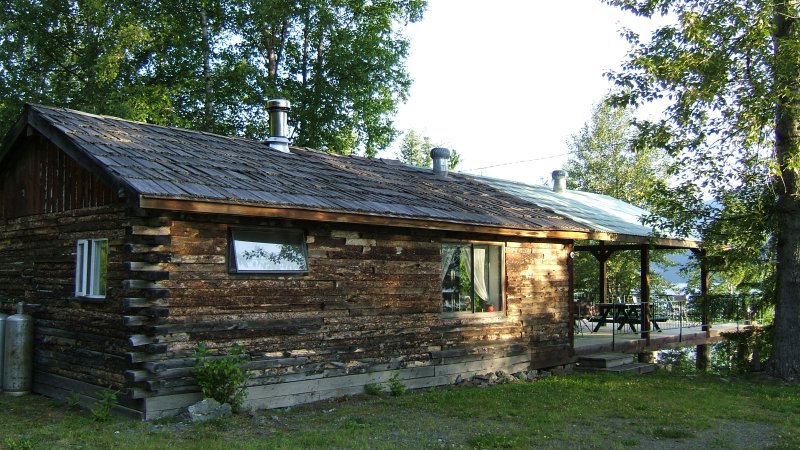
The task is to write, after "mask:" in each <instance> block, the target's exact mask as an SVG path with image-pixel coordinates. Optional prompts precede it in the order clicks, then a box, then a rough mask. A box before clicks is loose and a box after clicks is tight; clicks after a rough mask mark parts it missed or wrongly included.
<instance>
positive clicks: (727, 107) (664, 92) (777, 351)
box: [606, 0, 800, 379]
mask: <svg viewBox="0 0 800 450" xmlns="http://www.w3.org/2000/svg"><path fill="white" fill-rule="evenodd" d="M606 2H607V3H609V4H611V5H615V6H618V7H620V8H622V9H624V10H628V11H631V12H633V13H635V14H637V15H641V16H645V17H652V16H653V15H655V14H661V15H666V14H671V15H672V17H675V18H676V19H677V21H676V22H675V23H674V24H671V25H667V26H663V27H661V28H659V29H657V30H656V31H655V32H654V33H653V34H652V36H651V39H650V40H649V41H643V40H640V39H639V36H638V35H636V34H635V33H633V32H631V31H626V32H625V36H626V38H627V39H628V41H629V42H630V43H631V44H633V46H634V47H633V50H632V51H631V52H630V53H629V55H628V58H627V59H626V61H625V62H624V64H623V66H622V68H621V70H620V71H618V72H614V73H611V74H610V77H611V79H612V80H614V81H615V83H616V84H617V86H618V87H619V90H618V92H616V94H615V101H616V102H618V103H620V104H631V105H639V104H642V103H645V102H649V101H653V100H658V99H666V100H667V101H668V102H669V106H668V107H667V109H666V112H665V115H664V117H663V118H662V119H659V120H657V121H642V122H640V123H639V124H638V125H639V129H640V130H641V131H642V133H641V135H640V139H639V142H640V143H641V144H642V145H650V146H655V147H658V148H664V149H666V150H667V151H668V152H669V154H670V155H671V156H672V157H673V158H674V164H673V165H672V167H671V175H672V176H673V179H674V184H673V185H672V186H671V189H670V196H669V200H662V203H661V206H662V210H663V211H664V213H665V214H666V213H671V214H672V217H673V218H677V219H679V220H677V221H676V222H675V223H677V224H679V226H678V227H677V229H678V230H680V231H684V232H686V231H688V230H690V229H691V228H696V229H697V230H698V231H699V232H701V233H703V236H704V238H705V239H707V240H708V242H709V243H710V244H713V243H714V242H720V241H721V240H725V239H731V240H732V245H733V246H734V247H736V246H738V247H739V248H738V250H739V251H734V252H733V254H734V255H736V254H737V253H738V254H742V253H744V252H747V251H748V250H751V251H753V250H755V253H751V255H756V256H758V257H759V258H761V255H764V254H769V252H770V249H771V248H774V255H775V261H776V263H777V271H776V273H775V301H776V310H775V319H774V341H773V352H774V353H773V356H772V359H771V361H770V364H769V368H770V370H771V371H772V373H774V374H775V375H778V376H780V377H783V378H787V379H796V378H798V377H800V196H798V194H799V193H800V176H798V175H800V173H798V170H800V135H798V133H797V130H798V129H800V28H798V26H799V25H800V23H798V21H800V5H798V2H796V1H785V0H640V1H634V0H606ZM704 197H705V199H704ZM708 197H711V198H712V199H713V200H715V201H714V202H709V201H705V200H707V199H708ZM731 206H733V208H731ZM741 230H744V233H740V231H741ZM716 232H724V233H725V235H724V236H719V235H717V234H715V233H716ZM747 233H749V236H744V237H743V236H737V235H738V234H747Z"/></svg>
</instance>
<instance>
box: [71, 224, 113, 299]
mask: <svg viewBox="0 0 800 450" xmlns="http://www.w3.org/2000/svg"><path fill="white" fill-rule="evenodd" d="M107 292H108V239H106V238H100V239H78V241H77V242H76V245H75V291H74V293H75V297H81V298H88V299H105V298H106V294H107Z"/></svg>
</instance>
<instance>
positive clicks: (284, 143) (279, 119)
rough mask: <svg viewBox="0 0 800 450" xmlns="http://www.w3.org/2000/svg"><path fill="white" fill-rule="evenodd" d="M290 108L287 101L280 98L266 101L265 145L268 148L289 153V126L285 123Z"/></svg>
mask: <svg viewBox="0 0 800 450" xmlns="http://www.w3.org/2000/svg"><path fill="white" fill-rule="evenodd" d="M290 107H291V105H290V104H289V100H284V99H282V98H276V99H272V100H267V111H268V112H269V137H268V138H267V144H268V145H269V147H270V148H272V149H275V150H278V151H280V152H284V153H289V125H288V124H287V123H286V116H287V113H288V112H289V108H290Z"/></svg>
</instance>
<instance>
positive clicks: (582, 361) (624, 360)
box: [578, 353, 633, 369]
mask: <svg viewBox="0 0 800 450" xmlns="http://www.w3.org/2000/svg"><path fill="white" fill-rule="evenodd" d="M632 362H633V355H632V354H629V353H595V354H593V355H584V356H581V357H580V358H578V366H579V367H582V368H594V369H608V368H611V367H617V366H622V365H625V364H630V363H632Z"/></svg>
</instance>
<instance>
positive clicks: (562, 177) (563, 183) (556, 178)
mask: <svg viewBox="0 0 800 450" xmlns="http://www.w3.org/2000/svg"><path fill="white" fill-rule="evenodd" d="M566 190H567V171H566V170H554V171H553V192H564V191H566Z"/></svg>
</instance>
